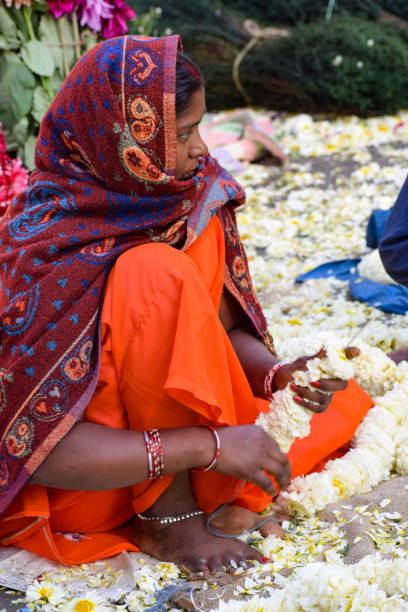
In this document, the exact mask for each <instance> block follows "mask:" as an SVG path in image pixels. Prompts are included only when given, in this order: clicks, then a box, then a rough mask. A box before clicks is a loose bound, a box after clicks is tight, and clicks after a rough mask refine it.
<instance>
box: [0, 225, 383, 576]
mask: <svg viewBox="0 0 408 612" xmlns="http://www.w3.org/2000/svg"><path fill="white" fill-rule="evenodd" d="M224 257H225V249H224V236H223V230H222V227H221V224H220V222H219V220H218V218H217V217H214V218H213V220H212V221H211V222H210V223H209V225H208V227H207V229H206V230H205V231H204V232H203V233H202V234H201V236H200V237H199V238H198V239H197V240H196V241H195V242H194V243H193V245H192V246H191V247H190V248H189V249H188V251H187V252H186V253H184V252H181V251H179V250H177V249H175V248H173V247H170V246H168V245H166V244H161V243H158V244H145V245H141V246H138V247H136V248H133V249H130V250H129V251H127V252H126V253H124V254H123V255H121V256H120V257H119V258H118V260H117V261H116V264H115V265H114V267H113V269H112V271H111V273H110V275H109V278H108V281H107V286H106V289H105V297H104V303H103V309H102V315H101V334H102V358H101V366H100V373H99V382H98V386H97V389H96V392H95V394H94V396H93V398H92V400H91V402H90V403H89V405H88V407H87V409H86V412H85V416H84V420H86V421H89V422H93V423H99V424H102V425H106V426H108V427H113V428H131V429H134V430H144V429H150V428H152V427H157V428H158V429H164V428H172V427H179V426H189V425H199V424H200V423H204V422H211V423H214V424H215V425H220V426H222V425H237V424H248V423H253V422H254V421H255V419H256V417H257V415H258V414H259V411H260V410H266V409H267V407H268V403H267V402H266V401H264V400H259V399H257V398H255V397H254V395H253V394H252V392H251V389H250V387H249V384H248V381H247V379H246V377H245V374H244V372H243V370H242V367H241V365H240V363H239V361H238V358H237V357H236V354H235V352H234V350H233V348H232V345H231V343H230V341H229V339H228V336H227V334H226V332H225V330H224V328H223V326H222V324H221V322H220V320H219V318H218V310H219V304H220V299H221V293H222V289H223V284H224V281H223V268H224ZM371 406H372V400H371V398H370V397H369V396H368V395H367V394H366V393H365V392H364V391H363V390H362V389H361V388H360V387H358V385H356V384H355V383H354V382H353V381H351V382H350V384H349V387H348V389H347V390H346V391H344V392H339V393H336V394H335V397H334V399H333V401H332V403H331V405H330V407H329V409H328V410H327V411H326V413H324V414H321V415H315V416H314V417H313V419H312V432H311V434H310V435H309V436H308V438H306V439H304V440H298V441H296V442H295V443H294V444H293V446H292V448H291V450H290V453H289V458H290V461H291V463H292V467H293V475H298V474H301V473H306V472H308V471H310V470H311V469H312V468H313V467H314V466H316V465H317V464H318V463H319V462H320V461H322V460H323V459H324V458H326V457H328V456H330V454H331V453H333V452H335V451H336V450H337V449H339V448H340V447H342V446H343V445H344V444H345V443H347V441H348V440H350V438H351V437H352V435H353V433H354V431H355V429H356V427H357V426H358V424H359V423H360V421H361V419H362V418H363V417H364V415H365V414H366V412H367V410H368V409H369V408H370V407H371ZM172 479H173V476H165V477H164V478H162V479H159V480H155V481H145V482H142V483H139V484H137V485H135V486H133V487H129V488H123V489H116V490H112V491H91V492H90V491H67V490H62V489H53V488H48V489H47V488H45V487H42V486H38V485H37V486H31V485H26V486H25V487H24V488H23V490H22V491H21V492H20V494H19V495H18V496H17V497H16V498H15V500H14V501H13V503H12V504H11V506H10V507H9V508H8V509H7V512H6V513H5V514H4V515H3V517H2V520H1V521H0V538H1V543H2V544H3V545H10V544H12V545H15V546H20V547H22V548H25V549H27V550H31V551H34V552H36V553H38V554H40V555H43V556H47V557H50V558H52V559H55V560H57V561H60V562H62V563H65V564H68V565H70V564H78V563H87V562H90V561H93V560H96V559H100V558H104V557H108V556H111V555H114V554H117V553H119V552H121V551H124V550H137V548H136V547H135V546H134V545H133V544H131V542H130V538H131V534H130V532H129V528H126V527H125V528H121V526H122V525H124V524H125V523H126V522H127V521H128V520H129V519H131V518H132V516H133V514H134V513H135V512H143V511H144V510H146V509H147V508H149V507H150V506H151V505H152V504H153V503H154V502H155V501H156V500H157V499H158V497H159V496H160V495H161V494H162V492H163V491H164V490H165V488H166V487H167V486H168V485H169V484H170V483H171V481H172ZM191 480H192V487H193V491H194V494H195V497H196V499H197V503H198V505H199V506H200V508H202V509H203V510H204V512H205V513H210V512H211V511H213V510H215V509H216V508H217V507H218V506H219V505H221V504H222V503H224V502H226V501H227V500H228V499H229V498H230V497H232V496H233V494H234V492H235V491H236V490H237V488H238V486H239V482H238V481H237V480H236V479H234V478H231V477H228V476H224V475H221V474H217V473H215V472H204V473H192V474H191ZM269 501H270V497H269V496H268V495H266V493H264V492H263V491H262V490H261V489H259V488H258V487H256V486H255V485H252V484H251V483H245V485H244V486H243V487H242V489H241V490H240V492H239V494H238V496H237V497H236V498H235V499H234V502H233V503H234V504H236V505H241V506H245V507H246V508H249V509H250V510H253V511H261V510H263V509H264V508H265V507H266V505H267V504H268V503H269Z"/></svg>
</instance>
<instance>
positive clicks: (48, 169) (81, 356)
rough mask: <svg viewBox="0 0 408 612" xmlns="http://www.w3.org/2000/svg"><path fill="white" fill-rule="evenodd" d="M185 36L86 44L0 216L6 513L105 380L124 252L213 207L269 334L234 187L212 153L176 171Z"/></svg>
mask: <svg viewBox="0 0 408 612" xmlns="http://www.w3.org/2000/svg"><path fill="white" fill-rule="evenodd" d="M179 45H180V40H179V37H178V36H169V37H163V38H147V37H133V36H125V37H119V38H114V39H111V40H107V41H104V42H102V43H100V44H99V45H97V46H95V47H94V48H92V49H91V50H90V51H88V52H87V53H86V54H85V55H84V56H83V57H82V58H81V59H80V60H79V61H78V63H77V64H76V66H75V67H74V68H73V70H72V71H71V72H70V74H69V75H68V77H67V78H66V80H65V82H64V83H63V85H62V87H61V89H60V91H59V93H58V94H57V96H56V98H55V100H54V101H53V103H52V104H51V106H50V108H49V110H48V112H47V113H46V115H45V116H44V119H43V121H42V123H41V127H40V133H39V136H38V140H37V145H36V170H35V171H34V172H33V173H32V175H31V177H30V182H29V186H28V189H27V190H26V191H25V193H24V194H22V195H21V196H19V197H18V198H16V199H15V200H14V201H13V203H12V204H11V206H10V207H9V208H8V211H7V213H6V215H5V216H4V217H3V218H2V219H1V221H0V248H1V252H0V355H1V367H0V416H1V449H0V500H1V501H0V512H1V511H3V510H4V509H5V508H6V507H7V506H8V504H9V503H10V502H11V500H12V499H13V497H14V496H15V495H16V493H17V492H18V491H19V490H20V489H21V487H22V486H23V485H24V483H25V482H26V481H27V480H28V479H29V477H30V476H31V474H32V473H33V472H34V471H35V469H36V468H37V467H38V466H39V465H40V463H41V462H42V461H43V460H44V459H45V457H46V456H47V455H48V454H49V453H50V451H51V450H52V449H53V447H54V446H55V444H57V442H58V441H59V440H60V439H61V438H62V437H63V436H64V435H65V434H66V433H67V432H68V431H69V430H70V428H71V427H72V426H73V425H74V424H75V423H76V422H77V421H78V419H79V418H80V417H81V415H82V413H83V412H84V409H85V407H86V406H87V404H88V402H89V400H90V398H91V397H92V394H93V393H94V390H95V386H96V383H97V380H98V367H99V359H100V341H99V325H98V322H99V320H98V317H99V313H100V308H101V300H102V293H103V288H104V284H105V281H106V278H107V275H108V273H109V270H110V268H111V267H112V265H113V263H114V262H115V260H116V259H117V258H118V257H119V255H120V254H121V253H123V252H124V251H126V250H127V249H130V248H132V247H134V246H137V245H139V244H143V243H146V242H152V241H159V242H166V243H168V244H170V245H173V246H174V247H176V248H180V249H181V248H187V247H188V246H189V245H190V244H191V243H192V242H193V241H194V240H195V239H196V238H197V236H199V235H200V233H201V232H202V231H203V230H204V229H205V227H206V226H207V224H208V222H209V221H210V219H211V217H212V215H214V214H217V215H218V216H219V218H220V219H221V222H222V224H223V227H224V231H225V238H226V251H227V255H226V266H225V282H226V285H227V287H228V288H229V290H230V291H231V293H232V294H233V295H234V296H235V297H236V299H237V300H238V301H239V303H240V304H241V305H242V307H243V309H244V310H245V312H246V313H247V315H248V317H249V320H250V321H251V322H252V324H253V328H254V332H255V333H256V334H257V335H258V336H259V337H260V338H265V337H266V334H267V332H266V324H265V320H264V317H263V314H262V311H261V308H260V306H259V304H258V302H257V300H256V298H255V295H254V292H253V289H252V285H251V281H250V278H249V273H248V266H247V260H246V257H245V253H244V250H243V247H242V245H241V241H240V239H239V235H238V232H237V228H236V222H235V216H234V208H235V207H236V206H238V205H242V204H243V203H244V202H245V194H244V192H243V190H242V188H241V187H240V185H239V184H238V183H237V182H236V181H235V180H234V179H233V178H232V177H231V175H230V174H229V173H228V172H227V171H226V170H224V169H223V168H222V167H221V166H220V165H219V164H218V163H217V162H216V160H215V159H213V158H211V157H210V156H207V157H205V158H203V159H201V161H200V166H199V170H198V172H197V174H196V176H194V177H193V178H191V179H188V180H186V181H176V180H175V178H174V167H175V161H176V116H175V70H176V55H177V49H178V47H179Z"/></svg>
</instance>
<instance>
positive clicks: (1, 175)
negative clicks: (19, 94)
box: [0, 123, 28, 217]
mask: <svg viewBox="0 0 408 612" xmlns="http://www.w3.org/2000/svg"><path fill="white" fill-rule="evenodd" d="M27 182H28V170H27V169H26V168H24V167H23V164H22V163H21V159H20V158H19V157H17V158H16V159H10V157H9V156H8V154H7V152H6V141H5V140H4V134H3V131H2V129H1V123H0V217H1V216H2V215H3V214H4V213H5V212H6V208H7V206H9V205H10V204H11V202H12V201H13V199H14V198H15V196H18V195H19V194H20V193H21V192H22V191H24V189H25V188H26V187H27Z"/></svg>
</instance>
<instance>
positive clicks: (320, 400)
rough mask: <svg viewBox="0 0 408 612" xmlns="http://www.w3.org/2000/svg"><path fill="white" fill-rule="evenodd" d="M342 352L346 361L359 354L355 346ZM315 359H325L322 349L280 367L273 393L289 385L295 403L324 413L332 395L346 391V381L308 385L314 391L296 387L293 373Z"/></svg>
mask: <svg viewBox="0 0 408 612" xmlns="http://www.w3.org/2000/svg"><path fill="white" fill-rule="evenodd" d="M344 352H345V354H346V356H347V358H348V359H353V357H357V355H359V354H360V350H359V349H358V348H357V347H355V346H350V347H347V348H345V349H344ZM316 357H320V358H323V357H325V352H324V349H321V350H320V351H319V352H318V353H316V355H311V356H310V357H299V359H296V360H295V361H292V362H291V363H288V364H286V365H284V366H282V367H281V368H280V369H279V370H278V371H277V372H276V375H275V377H274V379H273V391H277V390H278V389H284V388H285V387H286V386H287V385H288V384H289V385H290V388H291V390H292V391H293V394H294V398H293V399H294V400H295V402H297V403H298V404H299V405H300V406H303V407H304V408H308V409H309V410H311V411H312V412H324V411H325V410H327V408H328V407H329V404H330V402H331V400H332V397H333V393H335V392H336V391H343V390H344V389H346V387H347V385H348V381H347V380H342V379H340V378H321V379H320V380H315V381H313V382H311V383H310V385H311V386H312V387H314V388H315V389H316V390H315V391H312V390H311V389H309V388H308V387H300V386H298V385H296V384H295V383H294V382H293V377H294V374H295V372H296V371H297V370H306V368H307V362H308V361H309V359H315V358H316Z"/></svg>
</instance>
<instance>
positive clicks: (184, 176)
mask: <svg viewBox="0 0 408 612" xmlns="http://www.w3.org/2000/svg"><path fill="white" fill-rule="evenodd" d="M196 172H197V168H194V170H191V171H190V172H186V173H185V174H183V177H182V180H183V181H186V180H187V179H191V178H193V176H194V175H195V173H196Z"/></svg>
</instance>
